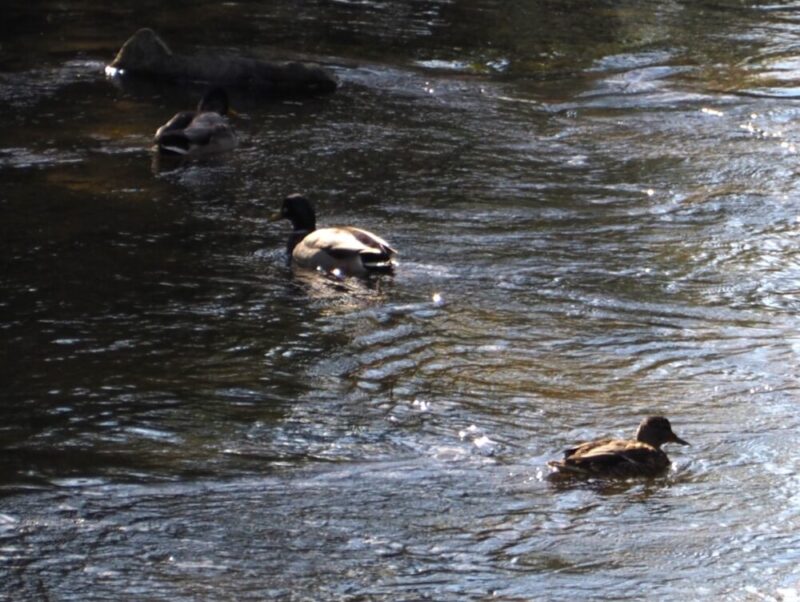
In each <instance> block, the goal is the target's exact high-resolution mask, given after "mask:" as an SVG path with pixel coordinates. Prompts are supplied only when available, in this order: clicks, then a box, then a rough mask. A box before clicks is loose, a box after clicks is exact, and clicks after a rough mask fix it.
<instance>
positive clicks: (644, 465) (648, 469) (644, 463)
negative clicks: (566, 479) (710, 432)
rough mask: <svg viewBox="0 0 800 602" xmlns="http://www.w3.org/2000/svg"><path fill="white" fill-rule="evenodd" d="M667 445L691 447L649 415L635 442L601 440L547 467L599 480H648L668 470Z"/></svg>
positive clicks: (666, 422)
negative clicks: (607, 478) (603, 478)
mask: <svg viewBox="0 0 800 602" xmlns="http://www.w3.org/2000/svg"><path fill="white" fill-rule="evenodd" d="M665 443H680V444H681V445H689V444H688V443H687V442H686V441H684V440H683V439H681V438H680V437H678V436H677V435H676V434H675V433H673V432H672V425H670V423H669V420H667V419H666V418H664V417H663V416H648V417H647V418H645V419H644V420H642V422H641V424H639V428H638V429H637V430H636V438H635V439H599V440H597V441H589V442H588V443H581V444H580V445H577V446H575V447H572V448H570V449H568V450H566V451H565V452H564V459H563V460H551V461H550V462H548V463H547V464H548V465H549V466H550V467H551V468H552V469H553V472H554V473H556V474H560V475H564V476H567V475H573V476H586V477H591V476H597V477H621V478H625V477H649V476H656V475H658V474H659V473H661V472H663V471H664V470H665V469H666V468H668V467H669V464H670V462H669V458H668V457H667V454H665V453H664V452H663V451H661V446H662V445H664V444H665Z"/></svg>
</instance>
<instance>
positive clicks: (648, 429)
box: [636, 416, 689, 449]
mask: <svg viewBox="0 0 800 602" xmlns="http://www.w3.org/2000/svg"><path fill="white" fill-rule="evenodd" d="M636 440H637V441H641V442H643V443H647V444H648V445H652V446H653V447H655V448H656V449H660V448H661V446H662V445H664V444H665V443H680V444H681V445H689V443H688V442H687V441H684V440H683V439H681V438H680V437H678V435H676V434H675V433H673V432H672V425H671V424H670V423H669V420H667V419H666V418H664V417H663V416H648V417H647V418H645V419H644V420H642V422H641V423H640V424H639V428H638V429H636Z"/></svg>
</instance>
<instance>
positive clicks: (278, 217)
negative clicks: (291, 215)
mask: <svg viewBox="0 0 800 602" xmlns="http://www.w3.org/2000/svg"><path fill="white" fill-rule="evenodd" d="M282 219H283V216H282V215H281V212H280V211H278V212H277V213H273V214H272V215H270V216H269V221H271V222H279V221H281V220H282Z"/></svg>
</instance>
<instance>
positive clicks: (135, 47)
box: [109, 29, 336, 95]
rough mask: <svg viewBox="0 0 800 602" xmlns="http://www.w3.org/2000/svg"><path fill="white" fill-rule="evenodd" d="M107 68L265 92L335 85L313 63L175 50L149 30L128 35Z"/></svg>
mask: <svg viewBox="0 0 800 602" xmlns="http://www.w3.org/2000/svg"><path fill="white" fill-rule="evenodd" d="M109 67H111V68H112V69H116V70H118V72H120V73H121V74H123V75H125V74H131V75H138V76H143V77H150V78H155V79H162V80H170V81H180V82H203V83H207V84H214V85H220V86H229V87H237V88H251V89H254V90H258V91H261V92H266V93H270V94H281V95H294V94H325V93H329V92H333V91H334V90H335V89H336V80H335V79H334V78H333V76H332V75H331V74H330V73H328V72H327V71H326V70H325V69H323V68H322V67H319V66H317V65H312V64H308V63H298V62H285V63H284V62H271V61H270V62H267V61H259V60H256V59H252V58H246V57H239V56H226V55H212V54H198V55H195V56H185V55H181V54H175V53H173V52H172V50H170V49H169V46H167V45H166V43H165V42H164V41H163V40H162V39H161V38H160V37H159V36H158V34H156V32H154V31H153V30H152V29H140V30H139V31H137V32H136V33H135V34H133V35H132V36H131V37H130V38H129V39H128V41H127V42H125V43H124V44H123V45H122V48H120V50H119V52H118V53H117V56H116V58H114V60H113V61H112V62H111V63H110V64H109Z"/></svg>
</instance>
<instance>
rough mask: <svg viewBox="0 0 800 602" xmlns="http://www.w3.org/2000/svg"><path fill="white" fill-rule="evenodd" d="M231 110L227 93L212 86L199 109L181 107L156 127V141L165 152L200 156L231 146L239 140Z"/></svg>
mask: <svg viewBox="0 0 800 602" xmlns="http://www.w3.org/2000/svg"><path fill="white" fill-rule="evenodd" d="M227 114H228V95H227V94H226V93H225V90H223V89H222V88H212V89H211V90H209V91H208V92H206V94H205V95H204V96H203V98H202V99H201V100H200V103H199V104H198V105H197V110H196V111H181V112H180V113H178V114H176V115H175V116H174V117H173V118H172V119H170V120H169V121H168V122H167V123H165V124H164V125H162V126H161V127H160V128H158V130H156V135H155V140H154V141H155V144H156V147H157V148H158V152H159V153H161V154H162V155H191V156H199V155H206V154H212V153H220V152H224V151H228V150H231V149H233V148H235V147H236V145H237V144H238V142H239V141H238V139H237V138H236V134H235V133H234V131H233V128H232V127H231V126H230V124H229V123H228V120H227V119H226V118H225V115H227Z"/></svg>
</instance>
